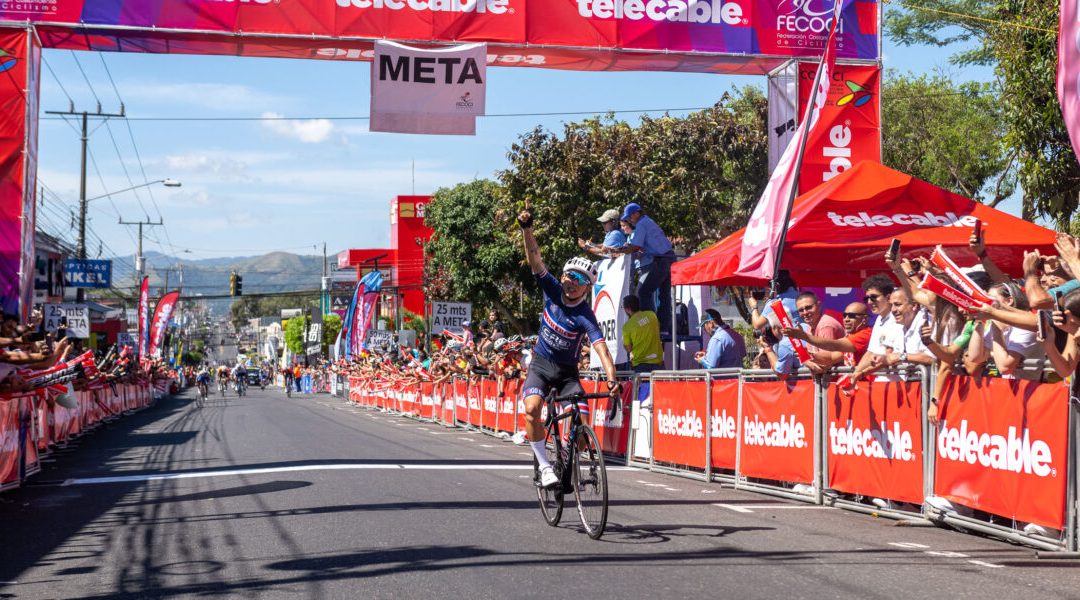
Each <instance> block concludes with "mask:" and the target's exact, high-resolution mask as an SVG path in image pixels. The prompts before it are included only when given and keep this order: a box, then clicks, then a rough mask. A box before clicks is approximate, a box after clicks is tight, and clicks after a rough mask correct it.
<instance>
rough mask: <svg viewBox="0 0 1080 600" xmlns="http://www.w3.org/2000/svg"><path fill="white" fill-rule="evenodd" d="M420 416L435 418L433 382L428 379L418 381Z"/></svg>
mask: <svg viewBox="0 0 1080 600" xmlns="http://www.w3.org/2000/svg"><path fill="white" fill-rule="evenodd" d="M420 418H422V419H434V418H435V384H434V383H431V382H430V381H424V382H421V383H420Z"/></svg>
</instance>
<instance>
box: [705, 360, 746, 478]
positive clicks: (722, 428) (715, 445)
mask: <svg viewBox="0 0 1080 600" xmlns="http://www.w3.org/2000/svg"><path fill="white" fill-rule="evenodd" d="M738 418H739V380H738V379H714V380H713V382H712V414H711V415H710V418H709V440H710V441H709V443H710V444H712V455H711V457H710V461H711V463H712V466H713V468H714V469H734V468H735V452H736V450H737V448H738V439H739V423H738Z"/></svg>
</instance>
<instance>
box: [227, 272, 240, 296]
mask: <svg viewBox="0 0 1080 600" xmlns="http://www.w3.org/2000/svg"><path fill="white" fill-rule="evenodd" d="M237 279H238V278H237V276H236V273H229V295H230V296H235V295H236V280H237Z"/></svg>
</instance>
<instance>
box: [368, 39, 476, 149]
mask: <svg viewBox="0 0 1080 600" xmlns="http://www.w3.org/2000/svg"><path fill="white" fill-rule="evenodd" d="M486 81H487V44H465V45H462V46H454V47H450V48H433V49H425V48H412V47H410V46H405V45H403V44H398V43H396V42H387V41H377V42H375V57H374V60H373V61H372V62H371V125H370V129H371V131H386V132H393V133H426V134H437V135H474V134H475V133H476V117H478V116H481V115H483V114H484V104H485V93H486V89H487V87H486Z"/></svg>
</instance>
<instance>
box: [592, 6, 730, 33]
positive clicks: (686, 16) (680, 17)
mask: <svg viewBox="0 0 1080 600" xmlns="http://www.w3.org/2000/svg"><path fill="white" fill-rule="evenodd" d="M577 5H578V14H579V15H581V16H582V17H585V18H587V19H615V20H623V19H626V20H629V21H641V20H649V21H656V22H662V21H669V22H672V23H709V24H714V25H719V24H724V25H733V26H736V27H740V26H745V25H749V24H750V19H748V18H747V17H746V14H745V13H744V12H743V8H742V6H741V5H740V4H738V3H737V2H734V1H733V0H577Z"/></svg>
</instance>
